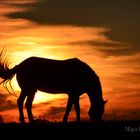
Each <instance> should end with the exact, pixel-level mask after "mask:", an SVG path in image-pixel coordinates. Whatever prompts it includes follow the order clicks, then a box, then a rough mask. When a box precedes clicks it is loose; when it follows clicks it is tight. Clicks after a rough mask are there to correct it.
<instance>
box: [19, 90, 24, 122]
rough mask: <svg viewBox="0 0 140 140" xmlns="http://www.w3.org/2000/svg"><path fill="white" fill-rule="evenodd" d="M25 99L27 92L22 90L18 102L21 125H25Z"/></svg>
mask: <svg viewBox="0 0 140 140" xmlns="http://www.w3.org/2000/svg"><path fill="white" fill-rule="evenodd" d="M25 98H26V92H25V91H24V90H22V91H21V94H20V96H19V97H18V100H17V105H18V110H19V121H20V122H21V123H25V119H24V113H23V103H24V100H25Z"/></svg>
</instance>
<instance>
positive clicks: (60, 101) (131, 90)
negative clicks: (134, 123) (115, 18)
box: [0, 0, 140, 120]
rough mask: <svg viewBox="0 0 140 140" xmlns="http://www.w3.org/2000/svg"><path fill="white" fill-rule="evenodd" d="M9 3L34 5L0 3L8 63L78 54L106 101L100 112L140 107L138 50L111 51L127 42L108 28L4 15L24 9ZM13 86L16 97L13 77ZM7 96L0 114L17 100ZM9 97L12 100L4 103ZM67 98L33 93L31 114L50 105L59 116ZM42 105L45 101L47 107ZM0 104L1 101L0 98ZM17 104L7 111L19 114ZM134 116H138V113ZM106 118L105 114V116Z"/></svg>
mask: <svg viewBox="0 0 140 140" xmlns="http://www.w3.org/2000/svg"><path fill="white" fill-rule="evenodd" d="M9 2H10V3H11V4H12V3H16V4H24V3H30V2H31V3H33V2H34V0H32V1H30V2H28V0H24V1H23V2H22V1H18V0H17V1H15V2H14V1H12V0H6V1H5V2H2V3H0V6H1V7H3V8H1V9H0V27H1V30H0V38H1V39H0V50H1V49H2V48H3V47H6V50H7V56H8V58H9V60H10V61H9V62H10V67H14V66H15V65H18V64H19V63H20V62H22V61H23V60H24V59H26V58H28V57H31V56H38V57H44V58H50V59H59V60H60V59H61V60H62V59H68V58H72V57H78V58H79V59H81V60H83V61H84V62H86V63H87V64H89V65H90V66H91V67H92V68H93V70H95V72H96V73H97V74H98V75H99V77H100V80H101V84H102V88H103V98H104V99H109V101H108V103H107V105H106V114H105V115H108V114H109V115H110V116H114V112H115V115H116V118H117V117H118V116H117V115H118V114H119V113H118V112H122V114H123V113H124V112H125V111H126V113H128V114H129V113H130V114H129V116H131V115H132V114H131V113H132V112H137V111H138V110H139V108H140V104H139V101H140V96H139V93H140V88H139V87H140V78H139V77H140V71H139V70H140V65H139V64H140V53H139V52H137V53H134V54H132V55H129V54H126V55H116V54H115V53H114V54H113V53H112V52H114V51H115V50H117V49H118V48H119V49H120V51H121V49H124V48H127V47H129V45H130V44H124V43H121V42H116V41H113V40H111V39H110V38H108V37H107V36H106V33H107V32H109V31H110V30H111V28H106V27H93V26H91V27H82V26H81V27H80V26H79V27H78V26H72V25H71V26H70V25H61V26H58V25H54V26H51V25H43V26H42V25H39V24H35V23H33V22H31V21H29V20H25V19H10V18H8V17H6V16H4V15H5V14H6V13H11V12H15V11H19V12H20V11H26V8H17V7H16V6H12V5H6V3H9ZM119 49H118V50H119ZM12 86H13V88H14V90H15V92H16V94H17V95H19V94H20V88H19V86H18V84H17V81H16V77H14V78H13V80H12ZM0 87H1V89H0V92H1V93H3V92H5V90H4V89H3V87H2V86H0ZM7 96H8V94H6V95H5V96H4V99H5V100H4V102H6V105H7V106H6V107H7V108H6V107H5V106H4V107H3V108H2V109H1V110H2V111H1V112H0V113H1V114H2V115H7V114H8V113H9V112H10V111H11V110H10V109H11V108H10V107H11V106H10V105H11V104H10V103H11V102H12V105H13V104H14V105H15V104H16V100H17V98H16V99H14V100H13V98H12V97H11V96H9V97H7ZM9 100H10V101H11V102H10V103H9V104H8V103H7V102H8V101H9ZM81 100H82V104H83V105H82V109H83V110H82V111H83V116H84V117H85V116H86V117H87V108H88V107H89V100H88V97H87V96H85V95H84V96H82V99H81ZM2 101H3V100H2ZM66 101H67V95H65V94H61V93H60V94H57V95H53V94H49V93H43V92H40V91H37V93H36V96H35V100H34V102H33V103H34V106H35V109H34V112H35V113H36V116H45V115H44V114H47V113H48V112H49V111H50V110H51V109H52V110H53V109H55V107H56V110H57V109H58V108H59V107H60V108H61V112H60V113H59V112H58V114H57V115H56V116H55V117H54V120H55V119H56V118H62V115H63V114H64V111H63V110H64V107H65V106H66ZM43 103H44V104H43ZM45 103H46V104H47V103H48V104H47V105H46V104H45ZM1 104H2V105H3V102H2V103H1ZM9 106H10V107H9ZM16 107H17V106H16V105H15V106H14V107H13V108H14V109H12V112H14V113H15V114H16V115H15V116H18V115H17V114H18V113H17V112H18V111H15V110H17V108H16ZM9 108H10V109H9ZM43 110H44V111H46V112H44V111H43ZM52 110H51V111H52ZM138 113H139V112H138ZM1 114H0V115H1ZM9 114H10V113H9ZM48 114H49V113H48ZM48 114H47V115H48ZM47 115H46V116H47ZM109 115H108V116H109ZM119 115H120V114H119ZM73 116H74V115H72V117H73ZM138 116H140V113H139V114H138ZM51 117H52V116H51ZM105 118H107V117H106V116H105ZM109 118H113V117H109ZM114 118H115V117H114Z"/></svg>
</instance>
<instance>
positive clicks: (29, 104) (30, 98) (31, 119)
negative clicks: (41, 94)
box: [25, 91, 35, 123]
mask: <svg viewBox="0 0 140 140" xmlns="http://www.w3.org/2000/svg"><path fill="white" fill-rule="evenodd" d="M34 97H35V92H34V91H31V92H30V94H28V97H27V100H26V103H25V106H26V109H27V114H28V118H29V123H33V122H34V117H33V114H32V102H33V100H34Z"/></svg>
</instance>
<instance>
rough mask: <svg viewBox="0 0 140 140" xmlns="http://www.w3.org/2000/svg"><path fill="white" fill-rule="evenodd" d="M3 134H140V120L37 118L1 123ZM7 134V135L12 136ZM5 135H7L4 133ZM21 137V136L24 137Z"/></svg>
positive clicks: (72, 135)
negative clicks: (53, 120)
mask: <svg viewBox="0 0 140 140" xmlns="http://www.w3.org/2000/svg"><path fill="white" fill-rule="evenodd" d="M0 132H1V134H10V135H18V134H20V136H22V137H24V136H25V137H28V136H32V137H37V136H39V137H50V136H51V137H61V138H62V137H65V135H66V137H68V138H70V137H75V136H78V137H80V136H82V137H84V136H85V137H91V136H93V137H94V136H98V137H100V136H101V137H102V136H106V135H107V136H111V135H114V136H118V135H137V134H140V121H139V120H135V121H134V120H131V121H102V122H101V123H96V122H92V123H91V122H86V121H83V122H81V123H77V122H74V121H71V122H68V123H62V122H49V121H47V120H36V122H35V123H34V124H29V123H26V124H20V123H14V122H12V123H1V124H0ZM10 135H7V136H10ZM4 136H5V135H4ZM22 137H21V138H22Z"/></svg>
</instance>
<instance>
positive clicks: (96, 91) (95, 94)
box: [88, 82, 103, 105]
mask: <svg viewBox="0 0 140 140" xmlns="http://www.w3.org/2000/svg"><path fill="white" fill-rule="evenodd" d="M88 96H89V99H90V102H91V105H92V104H93V103H94V104H97V103H99V104H100V103H102V102H103V97H102V87H101V84H100V82H99V83H98V84H97V85H96V86H95V85H94V86H93V87H92V88H91V89H90V90H89V91H88Z"/></svg>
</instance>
